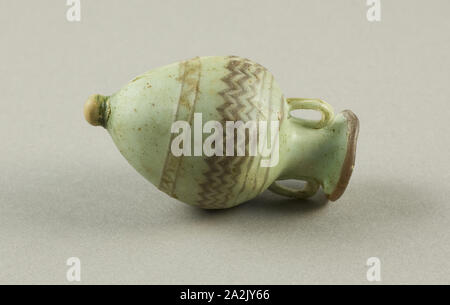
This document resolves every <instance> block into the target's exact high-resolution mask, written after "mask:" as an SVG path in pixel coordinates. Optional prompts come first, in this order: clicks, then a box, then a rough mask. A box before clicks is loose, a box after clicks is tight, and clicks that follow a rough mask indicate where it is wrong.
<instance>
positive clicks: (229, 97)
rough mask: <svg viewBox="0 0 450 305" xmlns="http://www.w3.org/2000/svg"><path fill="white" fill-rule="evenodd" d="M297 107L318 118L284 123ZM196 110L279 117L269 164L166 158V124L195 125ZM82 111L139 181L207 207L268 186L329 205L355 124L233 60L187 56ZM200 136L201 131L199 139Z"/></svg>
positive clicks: (207, 114)
mask: <svg viewBox="0 0 450 305" xmlns="http://www.w3.org/2000/svg"><path fill="white" fill-rule="evenodd" d="M296 109H312V110H317V111H320V112H321V113H322V119H321V120H320V121H310V120H304V119H299V118H295V117H292V116H291V114H290V112H291V111H292V110H296ZM196 113H201V114H202V119H203V122H207V121H217V122H221V123H223V124H225V122H226V121H234V122H237V121H242V122H249V121H255V122H260V121H278V122H279V128H278V129H277V131H276V132H277V133H278V134H277V136H278V138H279V143H278V144H279V145H278V146H277V147H278V150H279V156H278V163H277V164H276V165H275V166H272V167H262V166H261V160H262V159H263V156H261V155H256V156H254V155H253V156H252V155H248V154H246V155H244V156H236V155H235V156H210V157H208V156H206V155H204V154H203V155H201V156H175V155H174V154H173V153H172V150H171V143H172V142H173V140H174V139H175V137H176V136H177V133H172V132H171V128H172V123H173V122H176V121H185V122H187V123H188V124H189V125H190V126H192V127H194V114H196ZM84 114H85V117H86V120H87V121H88V122H89V123H91V124H92V125H101V126H103V127H105V128H106V129H107V130H108V132H109V133H110V135H111V137H112V138H113V140H114V142H115V144H116V145H117V147H118V148H119V150H120V152H121V153H122V155H123V156H124V157H125V158H126V159H127V160H128V162H129V163H130V164H131V165H132V166H133V167H134V168H135V169H136V170H137V171H138V172H139V173H140V174H141V175H143V176H144V177H145V178H146V179H147V180H149V181H150V182H151V183H153V184H154V185H155V186H157V187H158V188H159V189H160V190H162V191H163V192H165V193H166V194H168V195H169V196H171V197H173V198H176V199H178V200H180V201H182V202H185V203H188V204H191V205H194V206H198V207H201V208H206V209H222V208H229V207H233V206H236V205H238V204H241V203H243V202H245V201H247V200H249V199H252V198H254V197H255V196H257V195H258V194H260V193H261V192H263V191H264V190H266V189H267V188H269V189H270V190H271V191H273V192H275V193H278V194H281V195H284V196H288V197H294V198H300V199H301V198H307V197H310V196H312V195H314V194H315V193H316V192H317V190H318V189H319V187H320V186H322V188H323V191H324V193H325V194H326V196H327V197H328V198H329V199H330V200H332V201H334V200H337V199H338V198H339V197H340V196H341V195H342V194H343V192H344V191H345V189H346V187H347V184H348V182H349V179H350V176H351V173H352V170H353V167H354V161H355V150H356V140H357V135H358V126H359V122H358V119H357V117H356V116H355V115H354V114H353V112H351V111H350V110H345V111H343V112H341V113H339V114H338V115H336V116H335V115H334V114H333V110H332V108H331V106H330V105H328V104H327V103H325V102H323V101H321V100H318V99H302V98H287V99H286V98H285V97H284V96H283V93H282V92H281V90H280V88H279V86H278V84H277V82H276V81H275V80H274V77H273V75H272V74H271V73H270V72H269V71H268V70H267V69H265V68H264V67H262V66H261V65H259V64H257V63H254V62H253V61H251V60H248V59H244V58H241V57H236V56H211V57H196V58H193V59H190V60H186V61H182V62H177V63H174V64H171V65H168V66H164V67H161V68H158V69H154V70H151V71H149V72H147V73H145V74H143V75H141V76H138V77H136V78H135V79H134V80H132V81H131V82H130V83H128V84H127V85H125V87H123V88H122V89H121V90H120V91H118V92H117V93H115V94H113V95H111V96H102V95H98V94H97V95H92V96H91V97H89V99H88V101H87V102H86V104H85V107H84ZM224 129H225V128H224ZM207 137H208V134H203V138H202V140H203V141H204V140H205V138H207ZM192 139H194V137H192ZM193 141H194V140H192V142H193ZM192 144H193V145H194V144H195V143H192ZM275 147H276V146H275V145H272V149H275ZM247 149H248V143H247ZM287 179H297V180H303V181H306V182H307V183H306V185H305V187H304V188H302V189H292V188H288V187H285V186H283V185H281V184H280V183H279V182H277V181H280V180H287Z"/></svg>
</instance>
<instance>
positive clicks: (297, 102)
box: [286, 98, 334, 129]
mask: <svg viewBox="0 0 450 305" xmlns="http://www.w3.org/2000/svg"><path fill="white" fill-rule="evenodd" d="M286 102H287V104H288V105H289V112H291V111H292V110H297V109H310V110H316V111H320V112H321V113H322V118H321V120H320V121H315V120H306V119H302V118H295V117H292V116H290V118H292V119H294V120H295V121H297V122H298V123H300V124H301V125H303V126H305V127H309V128H314V129H320V128H323V127H325V126H327V125H328V124H329V123H330V122H331V121H332V120H333V118H334V112H333V108H332V107H331V105H330V104H328V103H325V102H324V101H322V100H319V99H309V98H288V99H286Z"/></svg>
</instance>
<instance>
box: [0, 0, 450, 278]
mask: <svg viewBox="0 0 450 305" xmlns="http://www.w3.org/2000/svg"><path fill="white" fill-rule="evenodd" d="M381 2H382V21H381V22H378V23H370V22H368V21H367V19H366V11H367V6H366V2H365V0H360V1H359V0H353V1H349V0H347V1H331V0H329V1H324V0H322V1H317V0H309V1H244V0H241V1H193V0H190V1H167V0H165V1H117V0H116V1H110V0H108V1H106V0H102V1H98V0H96V1H87V0H82V1H81V3H82V8H81V22H80V23H70V22H68V21H67V20H66V10H67V8H68V7H67V6H66V5H65V1H12V0H10V1H6V0H1V2H0V20H1V26H0V36H1V37H2V44H1V47H0V58H1V65H0V69H1V70H0V72H1V73H0V84H1V111H0V139H1V146H0V173H1V175H0V282H1V283H67V281H66V270H67V267H66V265H65V263H66V260H67V258H69V257H71V256H76V257H79V258H80V259H81V262H82V275H81V277H82V283H154V284H156V283H169V284H172V283H177V284H183V283H196V284H200V283H210V284H221V283H260V284H266V283H276V284H279V283H287V284H291V283H368V282H367V280H366V270H367V267H366V265H365V263H366V260H367V259H368V258H369V257H371V256H377V257H379V258H380V259H381V274H382V283H449V282H450V273H449V270H450V255H449V254H450V234H449V229H450V208H449V197H450V162H449V149H450V140H449V138H450V136H449V135H450V125H449V124H448V122H449V121H448V120H449V114H450V86H449V79H450V19H449V17H448V16H449V14H450V1H448V0H440V1H438V0H435V1H411V0H397V1H386V0H382V1H381ZM230 54H233V55H240V56H244V57H248V58H251V59H253V60H254V61H256V62H259V63H261V64H263V65H264V66H266V67H267V68H268V69H269V70H270V71H271V72H272V73H273V74H274V75H275V77H276V78H277V80H278V82H279V84H280V85H281V87H282V88H283V90H284V92H285V95H286V96H288V97H318V98H322V99H324V100H325V101H327V102H329V103H330V104H332V105H333V107H334V108H335V110H336V111H341V110H343V109H346V108H348V109H352V110H353V111H354V112H355V113H356V114H357V115H358V117H359V119H360V121H361V131H360V138H359V144H358V151H357V161H356V169H355V172H354V175H353V177H352V179H351V182H350V185H349V188H348V189H347V192H346V193H345V194H344V196H343V197H342V198H341V199H340V200H339V201H337V202H334V203H326V202H325V201H324V199H323V196H322V195H321V194H318V195H317V196H316V197H315V198H314V199H313V200H310V201H307V202H305V201H304V202H296V201H291V200H287V199H285V198H282V197H279V196H276V195H273V194H271V193H270V192H265V193H264V194H262V195H261V196H259V197H258V198H256V199H254V200H252V201H251V202H249V203H247V204H245V205H242V206H240V207H237V208H234V209H230V210H225V211H215V212H211V211H209V212H208V211H203V210H199V209H197V208H193V207H190V206H187V205H184V204H181V203H179V202H177V201H175V200H174V199H170V198H169V197H168V196H166V195H165V194H163V193H161V192H159V191H158V190H157V189H156V188H155V187H154V186H153V185H151V184H150V183H148V182H147V181H146V180H144V178H142V177H141V176H139V174H137V173H136V172H135V171H134V169H133V168H131V167H130V166H129V165H128V164H127V162H126V161H125V159H124V158H123V157H122V156H121V155H120V153H119V152H118V150H117V149H116V148H115V146H114V144H113V143H112V140H111V139H110V137H109V135H108V134H107V133H106V132H105V130H103V129H102V128H94V127H92V126H90V125H88V124H87V123H86V122H85V121H84V118H83V116H82V106H83V104H84V101H85V100H86V98H87V97H88V96H89V95H90V94H92V93H102V94H111V93H113V92H115V91H117V90H118V89H120V87H121V86H122V85H124V84H125V83H126V82H128V81H129V80H130V79H132V78H133V77H134V76H136V75H138V74H140V73H142V72H145V71H147V70H149V69H152V68H156V67H159V66H163V65H166V64H169V63H172V62H175V61H178V60H182V59H187V58H190V57H194V56H197V55H230Z"/></svg>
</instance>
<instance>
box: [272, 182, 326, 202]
mask: <svg viewBox="0 0 450 305" xmlns="http://www.w3.org/2000/svg"><path fill="white" fill-rule="evenodd" d="M301 180H303V181H306V184H305V186H304V187H303V188H302V189H300V190H298V189H295V188H292V187H287V186H283V185H281V184H280V183H278V182H277V181H275V182H274V183H272V185H271V186H269V190H271V191H272V192H274V193H276V194H278V195H282V196H287V197H291V198H296V199H305V198H308V197H311V196H313V195H314V194H315V193H316V192H317V190H318V189H319V186H320V185H319V183H318V182H317V181H316V180H314V179H310V178H306V177H305V178H302V179H301Z"/></svg>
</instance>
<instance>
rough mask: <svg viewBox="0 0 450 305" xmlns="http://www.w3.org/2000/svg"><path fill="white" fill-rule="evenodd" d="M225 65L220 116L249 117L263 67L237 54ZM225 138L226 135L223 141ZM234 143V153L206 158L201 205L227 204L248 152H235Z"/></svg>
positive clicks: (221, 205)
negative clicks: (206, 167) (227, 155)
mask: <svg viewBox="0 0 450 305" xmlns="http://www.w3.org/2000/svg"><path fill="white" fill-rule="evenodd" d="M226 68H227V69H228V70H229V71H230V73H229V74H228V75H227V76H225V77H224V78H222V81H223V82H224V83H225V84H227V86H228V88H226V89H224V90H223V91H221V92H219V94H220V95H221V96H222V97H223V99H224V103H223V104H222V105H221V106H219V107H217V108H216V109H217V111H218V112H219V113H220V115H221V116H222V122H223V123H224V122H225V121H239V120H240V121H243V122H246V121H248V120H251V119H252V115H251V113H252V112H253V111H260V109H259V108H258V107H256V105H255V104H254V102H253V99H254V98H255V97H256V96H257V87H258V85H259V83H260V81H261V78H260V77H259V74H260V73H261V72H262V71H264V68H262V67H261V66H259V65H257V64H254V63H252V62H250V61H248V60H244V59H241V58H236V57H232V58H230V61H229V63H228V65H227V67H226ZM252 70H253V71H252ZM249 80H252V81H251V82H250V81H249ZM247 138H248V137H246V139H247ZM230 139H231V138H230ZM228 140H229V139H228V138H227V139H226V141H225V143H227V141H228ZM225 143H224V146H225V145H226V144H225ZM247 146H248V145H246V150H247V149H248V147H247ZM236 147H237V143H236V145H235V151H234V153H235V154H234V157H226V156H223V157H222V156H213V157H210V158H208V159H207V160H206V163H207V164H208V167H209V169H208V170H207V171H206V172H205V173H204V176H205V180H206V182H204V183H202V184H200V189H201V190H200V192H199V194H198V196H199V198H200V199H199V205H200V206H202V207H219V208H221V207H226V206H225V204H226V203H227V202H228V201H229V200H230V198H231V196H232V195H233V187H234V186H235V183H236V180H237V177H238V176H239V175H240V174H241V172H242V165H243V164H244V163H245V161H246V160H247V159H248V157H247V156H236ZM224 153H225V147H224ZM246 153H247V151H246Z"/></svg>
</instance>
